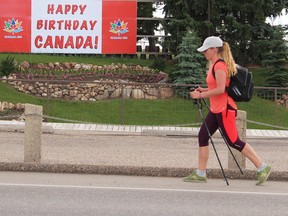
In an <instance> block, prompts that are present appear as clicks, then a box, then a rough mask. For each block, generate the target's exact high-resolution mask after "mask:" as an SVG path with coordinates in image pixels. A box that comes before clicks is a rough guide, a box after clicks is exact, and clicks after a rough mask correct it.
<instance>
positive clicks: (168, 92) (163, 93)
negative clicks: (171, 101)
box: [159, 87, 174, 98]
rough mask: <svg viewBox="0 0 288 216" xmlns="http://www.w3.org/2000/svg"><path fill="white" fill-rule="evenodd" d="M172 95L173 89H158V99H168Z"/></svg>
mask: <svg viewBox="0 0 288 216" xmlns="http://www.w3.org/2000/svg"><path fill="white" fill-rule="evenodd" d="M173 95H174V89H172V88H167V87H164V88H160V89H159V97H160V98H170V97H173Z"/></svg>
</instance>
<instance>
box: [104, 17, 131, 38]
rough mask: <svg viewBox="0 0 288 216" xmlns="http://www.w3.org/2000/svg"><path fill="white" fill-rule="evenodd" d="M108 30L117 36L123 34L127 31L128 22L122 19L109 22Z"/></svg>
mask: <svg viewBox="0 0 288 216" xmlns="http://www.w3.org/2000/svg"><path fill="white" fill-rule="evenodd" d="M110 25H111V26H110V30H109V32H111V33H113V34H117V35H118V36H120V35H122V34H125V33H127V32H129V30H128V27H127V25H128V22H127V23H125V22H124V21H121V20H120V19H118V21H114V22H113V23H112V22H110Z"/></svg>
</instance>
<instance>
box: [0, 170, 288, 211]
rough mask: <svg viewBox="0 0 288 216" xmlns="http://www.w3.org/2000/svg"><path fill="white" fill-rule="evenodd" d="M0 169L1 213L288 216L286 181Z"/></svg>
mask: <svg viewBox="0 0 288 216" xmlns="http://www.w3.org/2000/svg"><path fill="white" fill-rule="evenodd" d="M229 183H230V186H226V184H225V183H224V182H223V180H214V179H211V180H209V183H207V184H195V183H186V182H182V180H181V178H164V177H139V176H101V175H79V174H52V173H17V172H0V194H1V196H0V215H3V216H4V215H5V216H16V215H17V216H34V215H35V216H38V215H39V216H40V215H45V216H49V215H51V216H52V215H53V216H55V215H57V216H74V215H75V216H76V215H77V216H79V215H83V216H90V215H91V216H92V215H93V216H95V215H105V216H110V215H117V216H121V215H123V216H124V215H125V216H129V215H131V216H132V215H133V216H138V215H139V216H141V215H145V216H146V215H149V216H153V215H155V216H156V215H157V216H160V215H165V216H172V215H173V216H175V215H201V216H206V215H207V216H208V215H209V216H211V215H212V216H213V215H217V216H219V215H220V216H221V215H223V216H226V215H227V216H228V215H229V216H233V215H241V216H242V215H248V216H249V215H253V216H254V215H262V216H263V215H267V216H268V215H269V216H276V215H277V216H278V215H281V216H282V215H288V206H287V203H288V187H287V186H288V183H287V182H275V181H273V182H272V181H271V182H266V184H265V185H263V186H255V182H254V181H245V180H230V182H229Z"/></svg>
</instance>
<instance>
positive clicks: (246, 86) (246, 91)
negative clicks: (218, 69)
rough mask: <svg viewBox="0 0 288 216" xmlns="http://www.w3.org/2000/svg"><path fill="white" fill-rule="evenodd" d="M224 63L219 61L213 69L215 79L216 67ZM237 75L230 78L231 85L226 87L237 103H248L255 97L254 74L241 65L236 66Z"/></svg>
mask: <svg viewBox="0 0 288 216" xmlns="http://www.w3.org/2000/svg"><path fill="white" fill-rule="evenodd" d="M219 61H223V62H224V60H222V59H219V60H217V61H216V62H215V64H214V65H213V68H212V73H213V76H214V79H215V71H214V67H215V65H216V63H217V62H219ZM236 68H237V73H236V74H235V75H234V76H231V77H230V84H229V86H228V87H226V92H227V93H228V95H229V96H230V97H231V98H232V99H233V100H234V101H237V102H248V101H250V100H251V98H252V96H253V88H254V83H253V81H252V73H251V72H249V71H248V69H247V68H244V67H242V66H240V65H236Z"/></svg>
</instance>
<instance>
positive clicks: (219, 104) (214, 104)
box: [206, 61, 237, 113]
mask: <svg viewBox="0 0 288 216" xmlns="http://www.w3.org/2000/svg"><path fill="white" fill-rule="evenodd" d="M212 68H213V65H211V67H210V68H209V71H208V75H207V77H206V82H207V86H208V89H209V90H211V89H214V88H216V87H217V84H216V79H215V78H214V76H213V73H212ZM217 70H221V71H222V72H224V73H226V76H225V77H226V82H225V83H226V86H228V85H229V83H230V79H229V78H228V70H227V66H226V64H225V62H222V61H220V62H217V63H216V64H215V66H214V71H215V73H219V72H220V71H218V72H216V71H217ZM220 73H221V72H220ZM228 104H229V105H230V106H231V107H233V108H234V109H237V106H236V103H235V102H234V100H233V99H232V98H231V97H229V96H228V94H227V92H224V93H222V94H219V95H216V96H212V97H210V110H211V112H213V113H221V112H223V111H224V110H226V109H227V105H228Z"/></svg>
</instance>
